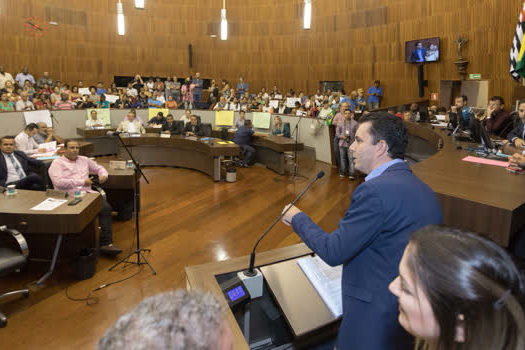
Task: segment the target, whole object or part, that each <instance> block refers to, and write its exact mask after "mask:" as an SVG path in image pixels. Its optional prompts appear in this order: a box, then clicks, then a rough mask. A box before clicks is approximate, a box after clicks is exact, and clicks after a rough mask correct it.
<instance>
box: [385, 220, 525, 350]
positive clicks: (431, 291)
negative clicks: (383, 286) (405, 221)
mask: <svg viewBox="0 0 525 350" xmlns="http://www.w3.org/2000/svg"><path fill="white" fill-rule="evenodd" d="M389 288H390V291H391V292H392V293H393V294H394V295H395V296H397V298H398V301H399V323H400V324H401V326H403V328H405V330H407V331H408V332H409V333H410V334H412V335H414V336H415V337H416V349H424V350H481V349H487V350H488V349H490V350H523V349H525V316H524V308H523V300H524V295H525V286H524V279H523V275H522V273H521V271H519V269H518V268H517V267H516V265H515V264H514V262H513V261H512V259H511V257H510V256H509V254H508V253H507V252H506V251H505V250H504V249H503V248H502V247H500V246H498V245H497V244H496V243H494V242H492V241H489V240H488V239H485V238H483V237H481V236H478V235H476V234H473V233H468V232H462V231H460V230H455V229H451V228H447V227H441V226H428V227H426V228H423V229H421V230H419V231H417V232H416V233H414V235H413V236H412V237H411V239H410V241H409V243H408V245H407V247H406V249H405V252H404V255H403V258H402V259H401V263H400V265H399V276H398V277H397V278H396V279H395V280H394V281H393V282H392V283H391V284H390V287H389Z"/></svg>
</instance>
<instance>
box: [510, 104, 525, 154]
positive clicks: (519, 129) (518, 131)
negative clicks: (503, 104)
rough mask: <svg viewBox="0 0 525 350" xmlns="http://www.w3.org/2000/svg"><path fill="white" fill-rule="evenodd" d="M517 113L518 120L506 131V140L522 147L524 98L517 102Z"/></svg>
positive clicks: (523, 140)
mask: <svg viewBox="0 0 525 350" xmlns="http://www.w3.org/2000/svg"><path fill="white" fill-rule="evenodd" d="M518 115H519V117H520V122H519V123H518V125H517V126H516V127H515V128H514V129H512V131H511V132H509V133H508V135H507V140H509V141H510V142H511V144H512V145H513V146H514V147H516V148H519V149H523V148H525V128H524V125H525V100H520V101H519V102H518Z"/></svg>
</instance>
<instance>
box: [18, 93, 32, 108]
mask: <svg viewBox="0 0 525 350" xmlns="http://www.w3.org/2000/svg"><path fill="white" fill-rule="evenodd" d="M34 109H35V106H34V105H33V103H32V102H31V101H29V96H28V94H27V92H22V93H21V94H20V100H18V102H17V103H16V110H17V111H33V110H34Z"/></svg>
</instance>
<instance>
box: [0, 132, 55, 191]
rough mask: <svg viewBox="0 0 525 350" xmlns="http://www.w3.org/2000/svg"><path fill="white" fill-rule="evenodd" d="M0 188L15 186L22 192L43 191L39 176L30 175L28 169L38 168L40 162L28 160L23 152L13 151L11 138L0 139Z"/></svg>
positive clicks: (42, 182)
mask: <svg viewBox="0 0 525 350" xmlns="http://www.w3.org/2000/svg"><path fill="white" fill-rule="evenodd" d="M0 151H1V152H0V186H7V185H15V188H19V189H24V190H37V191H39V190H41V191H43V190H45V185H44V180H43V179H42V177H41V176H39V175H37V174H35V173H32V172H31V168H30V167H40V166H41V165H42V162H41V161H39V160H36V159H32V158H29V157H28V156H26V155H25V154H24V152H20V151H15V140H14V139H13V136H4V137H2V138H1V139H0Z"/></svg>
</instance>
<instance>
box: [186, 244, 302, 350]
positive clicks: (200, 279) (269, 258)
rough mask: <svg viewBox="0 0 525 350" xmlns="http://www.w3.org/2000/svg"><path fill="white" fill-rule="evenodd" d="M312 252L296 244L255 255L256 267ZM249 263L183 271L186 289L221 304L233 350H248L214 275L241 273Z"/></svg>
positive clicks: (243, 259)
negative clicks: (203, 292) (201, 292)
mask: <svg viewBox="0 0 525 350" xmlns="http://www.w3.org/2000/svg"><path fill="white" fill-rule="evenodd" d="M311 253H312V251H311V250H310V249H308V247H306V245H304V244H303V243H301V244H296V245H293V246H290V247H286V248H278V249H274V250H271V251H267V252H261V253H259V254H257V259H256V264H257V266H258V267H259V266H264V265H270V264H274V263H277V262H281V261H285V260H290V259H294V258H297V257H300V256H305V255H308V254H311ZM249 263H250V257H249V256H243V257H241V258H235V259H231V260H226V261H221V262H214V263H209V264H204V265H198V266H189V267H186V268H185V269H184V271H185V272H186V288H187V289H188V290H190V289H193V288H194V289H199V290H206V291H209V292H211V293H213V294H214V295H215V296H216V297H217V299H218V300H219V301H220V303H221V304H223V306H224V308H225V309H226V310H227V313H226V320H227V322H228V325H229V326H230V329H231V330H232V333H233V337H234V341H233V348H234V349H235V350H239V349H244V350H248V349H249V347H248V344H246V341H245V340H244V336H243V334H242V332H241V329H240V328H239V326H238V324H237V321H236V320H235V317H234V316H233V313H232V312H231V310H230V309H229V307H228V304H227V303H226V300H224V296H223V294H222V291H221V288H220V286H219V284H218V283H217V280H216V279H215V276H216V275H220V274H225V273H229V272H236V271H242V270H244V269H246V268H247V267H248V265H249Z"/></svg>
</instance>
